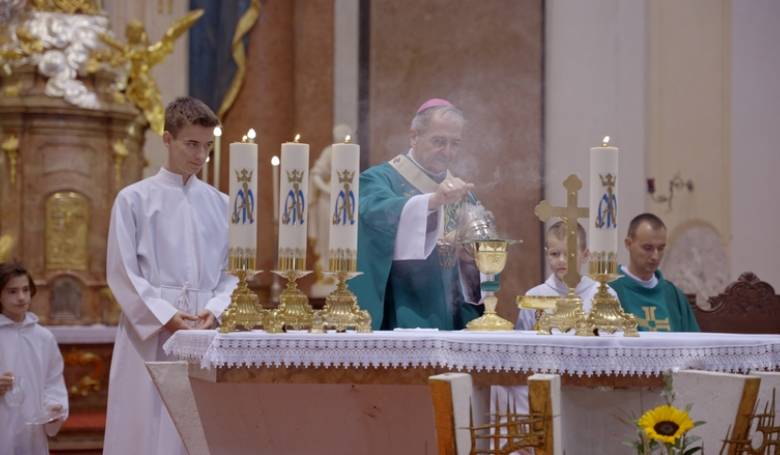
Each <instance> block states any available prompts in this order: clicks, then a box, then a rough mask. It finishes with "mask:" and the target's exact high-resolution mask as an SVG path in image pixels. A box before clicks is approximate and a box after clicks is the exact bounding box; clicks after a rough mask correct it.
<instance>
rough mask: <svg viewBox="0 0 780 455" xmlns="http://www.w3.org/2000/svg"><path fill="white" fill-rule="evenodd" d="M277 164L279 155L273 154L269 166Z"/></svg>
mask: <svg viewBox="0 0 780 455" xmlns="http://www.w3.org/2000/svg"><path fill="white" fill-rule="evenodd" d="M278 165H279V157H278V156H276V155H274V156H272V157H271V166H274V167H276V166H278Z"/></svg>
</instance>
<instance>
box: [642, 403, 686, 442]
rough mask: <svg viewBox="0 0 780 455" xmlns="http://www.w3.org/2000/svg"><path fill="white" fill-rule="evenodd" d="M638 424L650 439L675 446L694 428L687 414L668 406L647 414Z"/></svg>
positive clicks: (659, 407) (652, 410)
mask: <svg viewBox="0 0 780 455" xmlns="http://www.w3.org/2000/svg"><path fill="white" fill-rule="evenodd" d="M637 424H639V427H640V428H642V429H643V430H644V431H645V434H647V436H648V437H649V438H650V439H653V440H655V441H658V442H665V443H669V444H674V443H675V442H677V439H678V438H679V437H680V436H682V435H683V434H685V432H686V431H688V430H690V429H691V428H693V420H691V417H690V416H689V415H688V413H687V412H685V411H682V410H680V409H677V408H675V407H674V406H669V405H668V404H665V405H662V406H658V407H657V408H655V409H651V410H649V411H647V412H645V413H644V414H643V415H642V417H640V418H639V421H637Z"/></svg>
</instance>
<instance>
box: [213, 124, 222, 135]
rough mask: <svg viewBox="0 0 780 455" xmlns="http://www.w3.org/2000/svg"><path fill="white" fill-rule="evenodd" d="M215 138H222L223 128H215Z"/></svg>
mask: <svg viewBox="0 0 780 455" xmlns="http://www.w3.org/2000/svg"><path fill="white" fill-rule="evenodd" d="M214 136H216V137H220V136H222V128H220V127H218V126H215V127H214Z"/></svg>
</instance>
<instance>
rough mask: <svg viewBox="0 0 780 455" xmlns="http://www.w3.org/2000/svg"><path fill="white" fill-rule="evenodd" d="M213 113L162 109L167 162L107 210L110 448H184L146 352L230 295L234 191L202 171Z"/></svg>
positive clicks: (208, 323) (182, 105)
mask: <svg viewBox="0 0 780 455" xmlns="http://www.w3.org/2000/svg"><path fill="white" fill-rule="evenodd" d="M218 124H219V120H218V119H217V116H216V115H215V114H214V113H213V112H212V111H211V109H209V108H208V106H206V105H205V104H204V103H203V102H201V101H200V100H197V99H195V98H191V97H182V98H178V99H176V100H175V101H173V102H172V103H171V104H169V105H168V106H167V107H166V109H165V132H164V133H163V138H162V139H163V144H164V145H165V147H166V148H167V149H168V161H167V164H166V165H165V166H164V167H163V168H161V169H160V171H159V172H158V173H157V175H154V176H152V177H149V178H146V179H144V180H142V181H140V182H137V183H135V184H133V185H130V186H128V187H126V188H124V189H123V190H122V191H120V192H119V194H118V195H117V197H116V200H115V201H114V207H113V209H112V211H111V223H110V227H109V233H108V247H107V251H108V252H107V259H106V273H107V280H108V285H109V286H110V288H111V291H112V292H113V293H114V296H115V297H116V300H117V302H119V305H120V307H121V308H122V317H121V319H120V322H119V327H118V330H117V336H116V343H115V345H114V354H113V359H112V362H111V373H110V381H109V390H108V416H107V422H106V437H105V444H104V447H105V451H104V453H105V454H106V455H114V454H139V453H144V454H166V455H170V454H185V453H186V451H185V449H184V446H183V445H182V442H181V439H180V437H179V434H178V433H177V431H176V429H175V427H174V425H173V423H172V421H171V418H170V416H169V415H168V412H167V411H166V409H165V406H164V405H163V403H162V401H161V400H160V397H159V395H158V392H157V390H156V388H155V387H154V384H153V382H152V380H151V378H150V376H149V373H148V372H147V370H146V367H145V365H144V362H147V361H157V360H168V358H167V356H166V355H165V354H164V353H163V350H162V347H163V344H164V343H165V341H166V340H167V339H168V338H169V337H170V336H171V334H173V333H174V332H175V331H177V330H186V329H189V328H199V329H208V328H213V327H215V325H216V318H217V317H219V316H220V314H221V313H222V312H223V310H224V309H225V308H226V307H227V305H228V304H229V303H230V293H231V291H232V289H233V288H234V286H235V283H236V280H235V278H233V277H230V276H229V275H227V274H226V272H225V269H226V267H227V252H228V245H227V242H228V223H227V212H228V197H227V196H226V195H225V194H223V193H220V192H219V191H218V190H217V189H216V188H214V187H212V186H210V185H208V184H206V183H204V182H202V181H200V180H198V177H197V176H198V174H199V172H200V169H201V167H202V166H203V165H204V164H205V162H206V157H207V156H208V153H209V150H210V149H211V147H212V142H213V136H212V132H213V128H214V126H216V125H218Z"/></svg>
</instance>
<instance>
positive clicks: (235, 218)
mask: <svg viewBox="0 0 780 455" xmlns="http://www.w3.org/2000/svg"><path fill="white" fill-rule="evenodd" d="M253 172H254V171H248V170H246V169H241V172H239V171H238V170H236V180H238V183H240V184H241V188H239V189H238V193H236V199H235V200H233V215H232V216H231V217H230V222H231V223H233V224H253V223H254V222H255V195H254V194H253V193H252V190H251V189H250V188H249V183H251V182H252V173H253Z"/></svg>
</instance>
